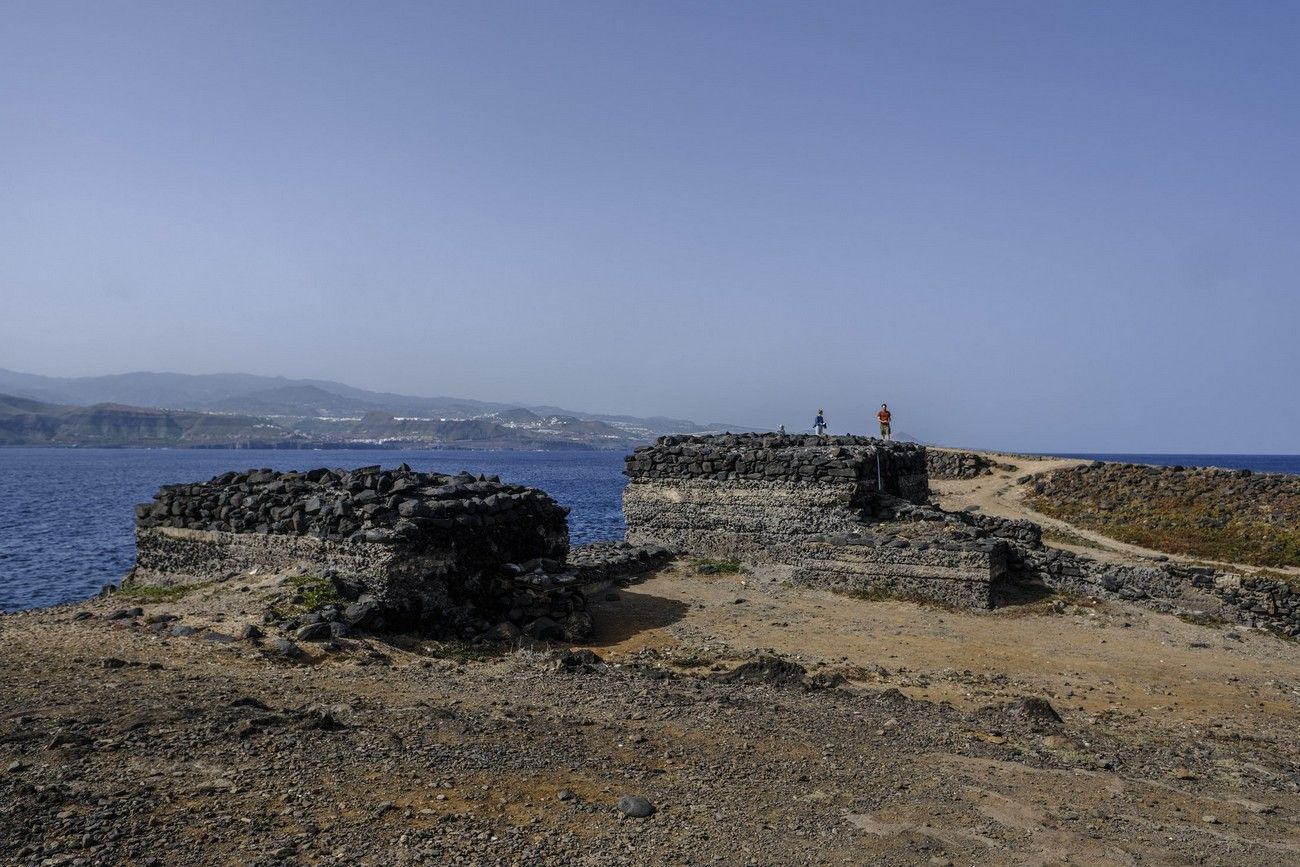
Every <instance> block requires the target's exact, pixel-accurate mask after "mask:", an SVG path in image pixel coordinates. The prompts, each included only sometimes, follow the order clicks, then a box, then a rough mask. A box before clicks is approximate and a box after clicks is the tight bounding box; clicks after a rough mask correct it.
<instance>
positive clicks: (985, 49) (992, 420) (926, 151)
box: [0, 2, 1300, 452]
mask: <svg viewBox="0 0 1300 867" xmlns="http://www.w3.org/2000/svg"><path fill="white" fill-rule="evenodd" d="M4 18H5V25H4V26H3V27H0V129H2V130H3V131H4V132H3V135H0V248H3V250H4V253H3V255H0V304H2V307H3V315H2V316H0V366H2V367H9V368H14V369H19V370H25V371H30V372H36V373H47V374H57V375H86V374H97V373H114V372H125V371H130V370H175V371H181V372H193V373H203V372H219V371H247V372H253V373H267V374H284V375H289V376H312V377H323V378H333V379H338V380H342V381H345V382H349V383H351V384H355V385H359V386H363V387H371V388H382V389H385V390H393V391H404V392H410V393H417V394H446V395H459V396H466V397H475V398H480V399H485V400H507V401H520V402H529V403H551V404H559V405H564V406H570V407H574V408H579V409H586V410H592V411H607V412H626V413H634V414H638V415H649V414H654V413H660V414H671V415H678V416H687V417H692V418H696V419H699V420H717V421H733V422H737V423H746V424H752V425H763V426H767V425H770V426H775V425H776V424H778V423H784V424H785V425H786V426H787V427H789V428H800V427H805V426H807V425H808V424H810V423H811V420H812V416H813V414H814V412H815V410H816V409H817V408H818V407H824V408H825V409H826V411H827V415H828V418H829V421H830V423H831V427H832V430H834V431H844V430H849V431H865V430H868V429H869V424H870V422H869V420H870V418H871V417H872V415H873V414H874V411H875V408H876V407H877V406H878V405H879V404H880V402H881V401H888V402H889V403H890V405H891V408H892V409H893V410H894V411H895V429H896V430H901V431H904V432H908V433H911V434H914V435H915V436H918V437H921V438H923V439H927V440H931V441H939V442H945V443H952V444H964V445H971V446H986V447H1000V448H1007V449H1036V450H1058V451H1064V450H1080V451H1207V452H1300V401H1297V400H1296V398H1297V388H1296V378H1297V371H1298V370H1300V342H1298V341H1297V331H1298V330H1300V292H1297V274H1300V243H1297V240H1298V239H1300V145H1298V144H1297V143H1298V142H1300V117H1298V111H1297V107H1298V106H1300V101H1297V100H1296V98H1295V95H1294V89H1295V86H1296V82H1297V81H1300V52H1297V51H1296V45H1297V44H1300V4H1294V3H1258V2H1257V3H1235V2H1234V3H1188V2H1177V3H1165V2H1143V3H1140V4H1134V3H1058V2H1032V3H861V2H859V3H793V2H792V3H781V4H777V3H750V2H747V3H707V4H706V3H620V2H599V3H524V2H520V3H480V2H476V3H462V4H431V3H414V4H384V3H365V4H357V3H346V4H343V3H341V4H329V3H287V2H285V3H226V2H223V3H209V4H196V3H173V2H167V3H157V4H139V3H115V4H102V3H87V4H72V3H43V2H42V3H25V2H16V3H15V2H10V3H8V4H6V6H5V12H4Z"/></svg>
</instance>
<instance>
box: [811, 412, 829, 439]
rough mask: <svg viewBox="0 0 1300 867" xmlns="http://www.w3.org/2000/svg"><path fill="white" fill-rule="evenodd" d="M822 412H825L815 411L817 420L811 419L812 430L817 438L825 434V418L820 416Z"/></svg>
mask: <svg viewBox="0 0 1300 867" xmlns="http://www.w3.org/2000/svg"><path fill="white" fill-rule="evenodd" d="M823 412H825V410H820V409H819V410H817V418H815V419H813V430H814V431H816V432H817V436H824V435H825V434H826V416H824V415H823V414H822V413H823Z"/></svg>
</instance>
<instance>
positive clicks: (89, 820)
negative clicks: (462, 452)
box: [0, 567, 1300, 865]
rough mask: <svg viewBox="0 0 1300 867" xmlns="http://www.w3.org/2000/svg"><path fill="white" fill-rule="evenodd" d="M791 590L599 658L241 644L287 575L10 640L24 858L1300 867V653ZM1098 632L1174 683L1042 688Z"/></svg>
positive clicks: (756, 595)
mask: <svg viewBox="0 0 1300 867" xmlns="http://www.w3.org/2000/svg"><path fill="white" fill-rule="evenodd" d="M775 578H776V579H778V580H770V581H767V580H759V576H749V577H748V579H743V578H739V577H727V576H702V575H698V574H693V573H692V572H691V570H690V569H688V568H684V567H674V568H670V569H667V570H664V571H663V572H662V573H660V574H659V575H656V576H652V577H651V578H650V579H649V580H647V581H645V582H644V583H642V584H639V585H637V586H635V587H632V588H628V589H626V590H623V591H620V592H619V593H617V594H613V596H614V597H615V598H612V599H610V600H607V601H606V602H604V603H602V604H601V605H600V606H597V607H596V613H597V627H598V632H597V639H596V640H597V643H596V645H595V646H594V647H593V648H592V649H593V650H594V651H595V654H596V655H588V654H585V653H581V652H579V653H576V654H575V653H571V652H568V651H567V650H566V649H565V648H549V649H548V648H543V647H529V648H522V647H517V648H511V649H508V650H506V651H504V652H500V653H484V652H482V651H481V650H480V649H476V648H467V647H462V646H452V645H438V644H432V643H425V642H420V641H416V640H413V639H392V640H380V639H377V638H361V639H357V640H345V641H340V642H337V643H336V644H335V645H334V646H332V647H331V646H328V645H321V644H313V645H307V644H303V645H302V646H301V647H300V648H299V651H300V652H301V655H300V656H286V655H285V654H284V653H283V652H281V651H277V650H276V649H275V648H276V645H275V642H274V640H273V639H272V638H267V639H264V640H262V641H260V642H259V641H248V640H228V636H233V635H238V634H239V628H238V627H239V625H240V623H239V621H240V617H241V616H242V614H241V613H242V612H248V613H249V614H250V615H251V613H253V612H256V611H258V610H260V609H259V607H258V605H257V604H256V600H255V599H251V598H250V597H254V596H256V594H257V592H258V591H259V588H260V587H264V586H265V581H263V582H262V583H261V584H258V585H240V584H239V582H238V581H235V582H230V583H229V584H228V585H223V586H220V587H217V588H214V589H211V590H209V591H206V592H204V593H202V594H199V595H196V596H195V597H194V598H193V599H191V598H188V597H187V598H185V599H181V600H177V601H173V602H169V603H159V604H155V605H151V606H143V611H142V613H141V615H139V616H128V617H120V618H118V619H110V616H111V615H112V614H113V613H114V611H115V610H117V609H120V608H122V604H121V603H120V602H117V603H115V602H114V601H113V600H111V599H109V600H98V601H93V602H87V603H85V604H82V605H78V606H66V607H62V608H55V609H47V610H44V611H38V612H27V613H24V614H18V615H7V616H3V617H0V862H3V863H6V864H22V865H28V864H30V865H37V864H47V865H54V864H156V865H173V864H230V865H235V864H254V865H273V864H275V865H279V864H321V865H325V864H375V865H393V864H397V865H404V864H439V865H442V864H465V865H469V864H484V865H489V864H528V865H535V864H543V865H545V864H555V865H570V864H571V865H614V864H629V865H630V864H685V865H690V864H764V865H769V864H770V865H796V864H818V865H820V864H932V865H942V864H990V863H994V864H1001V863H1005V864H1058V863H1066V862H1068V863H1071V864H1076V863H1081V864H1138V863H1142V864H1195V863H1204V864H1228V863H1230V864H1243V865H1250V864H1260V865H1265V864H1267V865H1276V864H1283V863H1297V862H1300V827H1297V817H1298V816H1300V794H1298V791H1300V786H1298V783H1300V765H1297V758H1298V753H1300V750H1297V747H1296V743H1295V738H1294V730H1295V722H1296V719H1297V717H1298V716H1300V708H1298V707H1297V696H1298V695H1300V693H1297V692H1296V690H1295V689H1294V688H1293V684H1292V683H1291V682H1288V681H1287V680H1286V678H1285V677H1284V676H1283V677H1279V673H1281V674H1282V675H1285V674H1286V673H1287V672H1291V673H1292V680H1293V681H1300V676H1296V675H1300V666H1297V661H1298V660H1300V652H1298V651H1297V648H1296V646H1295V645H1294V644H1292V643H1288V642H1284V641H1281V640H1279V639H1275V638H1270V637H1267V636H1259V635H1254V634H1248V635H1244V637H1243V638H1242V640H1237V637H1234V636H1232V635H1230V634H1229V633H1228V632H1226V631H1224V630H1215V629H1210V628H1207V627H1200V626H1193V625H1190V624H1183V623H1180V622H1177V621H1173V620H1172V619H1171V618H1164V617H1163V616H1160V615H1152V614H1150V613H1142V612H1137V611H1136V610H1132V611H1131V610H1127V609H1121V608H1115V607H1113V606H1103V607H1102V608H1100V609H1097V610H1096V611H1092V612H1091V613H1089V612H1086V611H1085V612H1084V613H1079V612H1078V611H1073V613H1071V612H1067V613H1065V614H1062V613H1060V612H1059V611H1057V610H1056V609H1048V610H1047V612H1046V613H1044V614H1034V615H1032V616H1029V615H1027V616H1022V617H1016V618H1010V617H1005V616H1004V617H998V616H996V615H992V614H989V613H986V612H985V613H980V612H970V613H966V612H951V611H944V610H940V609H927V608H919V607H917V606H914V605H904V604H903V603H872V602H868V601H862V600H853V599H847V598H842V597H833V596H830V595H829V594H819V593H815V592H812V591H800V590H794V589H792V588H787V587H782V586H781V584H780V582H779V576H775ZM741 593H743V594H744V595H743V596H741V595H739V594H741ZM164 613H166V614H172V615H175V616H176V617H177V618H178V619H177V620H175V621H165V622H163V623H162V625H161V626H159V625H158V624H152V625H151V624H149V623H148V622H147V621H148V620H149V619H150V617H151V616H152V617H153V618H154V619H157V616H158V615H159V614H164ZM1103 622H1104V623H1108V624H1110V626H1111V627H1113V628H1105V629H1102V628H1101V627H1100V626H1099V625H1098V624H1103V625H1104V623H1103ZM851 625H852V626H851ZM177 626H180V627H182V628H181V629H176V628H175V627H177ZM908 628H910V629H914V630H917V633H916V634H904V632H905V629H908ZM189 630H193V633H192V634H187V633H188V631H189ZM890 630H896V631H895V632H894V634H893V637H888V636H889V631H890ZM925 630H928V632H926V633H925V635H922V634H921V632H922V631H925ZM999 630H1002V631H1003V641H1001V642H993V644H989V643H988V642H991V641H993V639H995V638H996V636H997V635H998V631H999ZM1162 630H1163V631H1162ZM850 631H853V632H854V633H855V634H854V636H852V637H853V638H854V639H855V640H857V642H858V643H854V642H853V641H850V640H849V638H850V636H849V632H850ZM1076 631H1077V632H1078V634H1079V635H1080V636H1082V637H1086V638H1088V639H1089V640H1092V641H1095V640H1096V638H1095V636H1096V635H1099V634H1102V633H1103V632H1104V634H1105V635H1107V636H1109V643H1108V644H1107V647H1106V649H1105V652H1106V653H1112V654H1113V653H1119V652H1120V651H1122V650H1123V649H1124V647H1125V644H1124V643H1125V642H1131V643H1133V644H1132V648H1133V652H1134V653H1142V654H1147V653H1149V652H1156V651H1148V650H1147V649H1146V648H1147V647H1148V646H1150V647H1155V648H1159V651H1158V652H1159V653H1160V655H1161V658H1160V659H1159V665H1154V666H1153V669H1152V671H1153V672H1155V673H1154V674H1151V675H1149V676H1148V675H1147V674H1145V673H1142V672H1137V673H1135V672H1134V671H1133V670H1132V669H1131V667H1129V668H1127V669H1125V668H1124V667H1123V665H1122V663H1121V662H1119V661H1113V662H1112V661H1111V660H1122V658H1123V657H1120V656H1114V657H1109V656H1106V657H1100V659H1101V661H1100V662H1098V663H1097V664H1098V665H1100V666H1103V667H1102V668H1100V669H1094V670H1090V671H1088V672H1087V676H1086V678H1083V680H1087V681H1088V682H1089V686H1091V687H1095V688H1096V689H1097V690H1098V691H1097V692H1095V693H1092V692H1088V693H1087V694H1086V695H1085V688H1084V687H1083V686H1081V685H1080V678H1079V677H1077V676H1075V675H1077V674H1078V672H1067V671H1062V672H1060V675H1061V677H1059V678H1055V679H1054V680H1053V679H1052V677H1049V676H1048V673H1044V672H1039V671H1037V668H1036V667H1037V666H1038V665H1039V664H1040V663H1038V662H1035V661H1034V658H1033V657H1032V651H1033V646H1034V641H1035V638H1034V636H1035V635H1038V636H1040V640H1041V642H1043V643H1046V642H1049V641H1059V640H1062V638H1061V636H1066V637H1068V636H1070V635H1073V634H1074V633H1075V632H1076ZM173 632H176V633H178V634H175V635H174V634H173ZM858 633H871V634H872V635H875V636H876V637H875V638H873V639H871V640H874V641H876V642H877V643H875V644H872V643H870V641H869V640H868V638H863V637H862V636H861V635H859V634H858ZM837 634H842V635H843V636H845V637H844V640H843V641H837V640H836V635H837ZM881 636H884V637H881ZM927 636H928V638H927ZM923 638H926V640H924V641H923V640H922V639H923ZM981 638H982V640H983V641H984V642H986V643H985V644H981V643H980V641H979V640H977V639H981ZM1229 638H1231V639H1232V640H1228V639H1229ZM1080 640H1081V641H1082V638H1081V639H1080ZM944 642H947V643H946V644H945V643H944ZM1141 642H1147V644H1142V643H1141ZM1008 644H1011V645H1014V646H1012V647H1010V648H1008V646H1007V645H1008ZM995 645H996V646H997V647H998V648H999V650H998V652H997V653H995V652H994V650H992V649H990V648H991V647H993V646H995ZM1211 645H1213V646H1211ZM1221 645H1222V646H1223V647H1224V648H1225V649H1219V648H1220V646H1221ZM885 647H888V648H890V649H891V651H892V652H891V653H889V654H885V653H883V652H882V648H885ZM943 647H949V648H952V649H953V651H952V652H955V653H965V654H966V663H967V664H966V665H965V666H962V667H954V666H952V665H948V664H941V663H942V662H944V661H947V660H938V659H937V658H936V657H935V655H934V654H936V653H939V652H940V651H939V650H938V649H936V648H939V649H942V648H943ZM1020 647H1022V648H1023V650H1024V654H1023V658H1021V657H1017V656H1016V655H1015V653H1016V652H1017V649H1018V648H1020ZM773 648H774V649H773ZM796 648H800V649H801V651H800V652H794V651H795V649H796ZM840 649H843V650H844V653H839V654H836V653H833V652H832V651H833V650H840ZM944 652H947V651H944ZM1083 652H1084V651H1080V653H1083ZM291 653H292V651H291ZM1208 654H1214V657H1213V659H1212V661H1211V662H1196V660H1205V659H1207V655H1208ZM1233 654H1235V655H1233ZM887 656H888V657H892V658H886V657H887ZM1187 660H1191V661H1192V662H1190V663H1189V662H1187ZM1153 663H1154V660H1153ZM1066 664H1067V663H1062V665H1066ZM1210 664H1213V665H1214V666H1217V667H1215V668H1213V669H1212V671H1210V670H1208V669H1207V670H1206V671H1209V674H1206V672H1205V671H1201V670H1200V669H1196V671H1197V673H1196V674H1195V675H1193V674H1190V673H1189V672H1190V671H1192V669H1187V668H1186V666H1187V665H1193V666H1198V665H1210ZM1105 665H1111V666H1112V667H1113V668H1114V669H1115V670H1114V672H1113V677H1114V679H1115V680H1114V681H1112V680H1110V679H1109V678H1108V677H1107V676H1106V674H1107V672H1106V670H1105V668H1104V666H1105ZM1122 669H1123V670H1122ZM1051 674H1052V676H1053V677H1054V676H1055V672H1053V673H1051ZM1202 674H1206V683H1207V684H1208V682H1209V680H1210V679H1213V681H1214V689H1210V687H1209V686H1208V685H1206V686H1204V688H1201V687H1197V686H1195V685H1193V686H1189V687H1188V688H1187V690H1186V694H1183V693H1182V692H1180V687H1179V681H1180V678H1187V680H1188V683H1193V681H1196V679H1197V678H1198V677H1200V676H1201V675H1202ZM1067 675H1068V676H1067ZM1157 675H1158V676H1157ZM1211 675H1212V677H1211ZM1125 678H1127V679H1125ZM1143 678H1146V679H1145V680H1144V679H1143ZM1234 678H1235V680H1233V679H1234ZM1105 684H1117V685H1114V686H1113V688H1111V687H1107V686H1106V685H1105ZM1139 687H1141V688H1142V689H1139ZM1076 689H1077V690H1078V691H1077V693H1076V691H1075V690H1076ZM1142 690H1145V693H1144V695H1143V696H1142V700H1141V701H1140V702H1139V701H1138V700H1137V699H1136V698H1134V697H1133V694H1135V693H1136V692H1138V691H1142ZM1224 690H1228V692H1226V693H1225V692H1224ZM1067 693H1068V694H1067ZM1157 693H1158V694H1159V695H1160V699H1159V701H1160V702H1162V704H1160V705H1153V704H1152V703H1151V702H1152V701H1153V698H1152V697H1153V696H1155V695H1157ZM1076 695H1077V696H1080V697H1081V698H1080V700H1079V701H1077V702H1076V700H1075V697H1076ZM941 696H942V698H941ZM1225 708H1229V709H1234V708H1235V710H1234V712H1233V713H1227V712H1225V710H1224V709H1225ZM1058 716H1059V718H1058ZM636 798H643V799H644V800H645V801H647V802H648V803H649V805H650V807H651V808H652V810H653V812H652V815H649V816H646V817H633V816H630V815H627V814H626V813H625V812H624V811H623V810H620V807H619V805H620V801H622V804H623V807H624V808H625V809H627V810H630V811H631V812H632V813H643V812H646V810H645V809H644V805H643V804H640V803H639V802H637V801H636V800H635V799H636Z"/></svg>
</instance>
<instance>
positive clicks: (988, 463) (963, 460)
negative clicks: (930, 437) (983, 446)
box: [925, 448, 1014, 479]
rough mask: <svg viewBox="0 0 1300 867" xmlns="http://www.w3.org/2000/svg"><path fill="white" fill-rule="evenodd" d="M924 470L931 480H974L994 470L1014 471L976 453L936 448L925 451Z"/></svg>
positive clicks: (1008, 466) (990, 473)
mask: <svg viewBox="0 0 1300 867" xmlns="http://www.w3.org/2000/svg"><path fill="white" fill-rule="evenodd" d="M925 468H926V471H927V472H928V473H929V476H930V478H932V479H976V478H979V477H980V476H989V475H992V474H993V471H994V470H1011V469H1014V468H1013V467H1011V466H1010V465H1008V464H1003V463H999V462H997V461H995V460H993V459H992V458H990V457H989V456H988V455H982V454H979V453H978V452H959V451H953V450H952V449H936V448H927V449H926V450H925Z"/></svg>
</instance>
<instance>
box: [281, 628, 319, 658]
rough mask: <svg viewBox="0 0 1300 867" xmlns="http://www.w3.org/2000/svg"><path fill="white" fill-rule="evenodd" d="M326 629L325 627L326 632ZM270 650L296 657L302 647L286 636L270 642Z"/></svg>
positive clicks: (284, 655) (300, 653)
mask: <svg viewBox="0 0 1300 867" xmlns="http://www.w3.org/2000/svg"><path fill="white" fill-rule="evenodd" d="M328 631H329V630H328V628H327V629H326V632H328ZM271 650H272V651H274V652H275V653H276V654H278V655H280V656H283V657H285V658H286V659H297V658H298V657H300V656H302V648H301V647H299V646H298V645H296V644H294V643H293V642H292V641H290V640H289V639H287V638H277V639H276V640H275V641H273V642H272V643H271Z"/></svg>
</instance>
